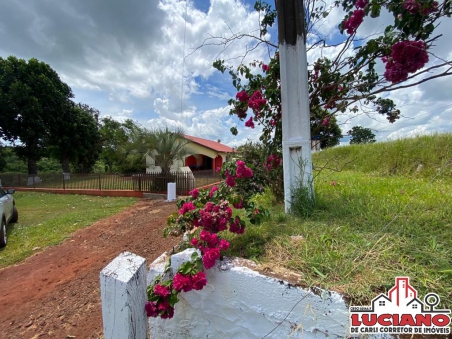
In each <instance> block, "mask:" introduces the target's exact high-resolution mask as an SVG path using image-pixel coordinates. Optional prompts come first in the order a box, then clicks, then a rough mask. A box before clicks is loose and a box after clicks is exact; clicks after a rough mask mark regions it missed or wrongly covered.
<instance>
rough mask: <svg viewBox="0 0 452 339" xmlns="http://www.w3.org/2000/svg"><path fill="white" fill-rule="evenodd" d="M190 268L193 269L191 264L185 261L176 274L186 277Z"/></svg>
mask: <svg viewBox="0 0 452 339" xmlns="http://www.w3.org/2000/svg"><path fill="white" fill-rule="evenodd" d="M192 268H193V264H192V263H191V262H190V261H187V262H184V263H183V264H182V265H180V267H179V269H178V270H177V272H178V273H181V274H185V275H188V274H190V271H191V270H192Z"/></svg>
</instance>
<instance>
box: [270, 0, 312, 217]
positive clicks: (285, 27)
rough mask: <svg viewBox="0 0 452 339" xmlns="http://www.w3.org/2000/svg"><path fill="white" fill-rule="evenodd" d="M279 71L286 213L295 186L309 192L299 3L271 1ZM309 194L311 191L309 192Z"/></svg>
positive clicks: (296, 0)
mask: <svg viewBox="0 0 452 339" xmlns="http://www.w3.org/2000/svg"><path fill="white" fill-rule="evenodd" d="M275 2H276V10H277V12H278V40H279V58H280V69H281V106H282V147H283V168H284V200H285V210H286V213H287V212H289V211H290V206H291V203H292V200H293V194H292V191H293V189H294V188H295V187H296V186H300V185H303V186H304V187H307V188H309V189H310V190H313V187H312V159H311V128H310V113H309V94H308V69H307V65H308V62H307V56H306V29H305V25H304V22H305V20H304V15H305V13H304V8H303V0H275ZM311 192H312V194H313V191H311Z"/></svg>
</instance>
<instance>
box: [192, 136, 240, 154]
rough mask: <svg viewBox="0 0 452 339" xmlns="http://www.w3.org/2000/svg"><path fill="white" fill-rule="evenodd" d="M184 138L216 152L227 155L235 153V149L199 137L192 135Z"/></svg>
mask: <svg viewBox="0 0 452 339" xmlns="http://www.w3.org/2000/svg"><path fill="white" fill-rule="evenodd" d="M184 136H185V138H187V139H189V140H191V141H193V142H194V143H197V144H199V145H201V146H204V147H207V148H210V149H213V150H214V151H217V152H225V153H232V152H234V149H233V148H231V147H229V146H226V145H223V144H221V143H219V142H217V141H212V140H207V139H203V138H198V137H192V136H191V135H186V134H185V135H184Z"/></svg>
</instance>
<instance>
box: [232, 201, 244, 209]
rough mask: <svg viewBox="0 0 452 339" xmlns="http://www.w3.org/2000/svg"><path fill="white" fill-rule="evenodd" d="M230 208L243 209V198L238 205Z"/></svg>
mask: <svg viewBox="0 0 452 339" xmlns="http://www.w3.org/2000/svg"><path fill="white" fill-rule="evenodd" d="M232 206H234V208H237V209H241V208H243V198H242V199H241V200H240V202H239V203H236V204H232Z"/></svg>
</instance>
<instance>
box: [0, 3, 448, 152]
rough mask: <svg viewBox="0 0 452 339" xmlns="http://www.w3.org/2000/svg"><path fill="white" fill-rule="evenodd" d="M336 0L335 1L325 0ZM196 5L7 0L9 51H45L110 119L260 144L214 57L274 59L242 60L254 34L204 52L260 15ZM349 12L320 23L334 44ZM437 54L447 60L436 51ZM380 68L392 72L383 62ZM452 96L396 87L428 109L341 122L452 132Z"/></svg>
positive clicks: (433, 85) (41, 55) (428, 88)
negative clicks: (237, 110) (391, 119)
mask: <svg viewBox="0 0 452 339" xmlns="http://www.w3.org/2000/svg"><path fill="white" fill-rule="evenodd" d="M333 1H334V0H327V1H326V2H325V4H326V6H327V7H328V6H330V5H331V4H332V3H333ZM248 2H249V3H251V2H250V1H248ZM186 4H188V7H187V8H186V7H185V6H186ZM195 5H196V2H192V1H187V2H186V1H185V0H160V1H155V0H151V1H146V2H140V4H139V5H137V4H134V3H131V2H127V1H123V0H110V1H109V2H108V5H106V2H101V1H92V0H77V1H70V0H46V1H40V2H34V1H27V0H24V1H2V2H0V40H1V41H2V44H1V45H0V56H2V57H6V56H8V55H11V54H12V55H16V56H18V57H22V58H26V59H28V58H31V57H36V58H38V59H39V60H42V61H45V62H47V63H49V64H50V66H51V67H52V68H54V69H55V70H56V71H57V72H58V74H59V75H60V76H61V78H62V79H63V81H65V82H67V83H68V84H69V85H70V86H71V87H72V89H73V91H74V93H75V95H76V98H75V99H76V100H80V101H85V102H86V103H87V104H90V105H92V106H94V107H96V108H98V109H100V111H101V113H102V114H104V115H105V114H109V115H111V116H113V117H115V118H118V119H125V118H132V119H135V120H139V121H140V122H142V123H145V125H146V126H148V127H154V128H158V127H165V126H168V127H170V128H177V127H181V126H182V127H184V128H185V129H186V133H188V134H191V135H196V136H200V137H205V138H208V139H212V140H217V139H221V140H222V142H225V143H227V144H229V145H231V146H238V145H240V144H241V143H243V142H245V141H246V140H247V139H248V138H250V139H252V140H258V137H259V135H260V129H259V128H257V127H256V129H249V128H245V127H243V122H238V120H237V119H236V118H235V117H230V116H229V107H228V106H227V100H228V99H229V98H230V96H231V95H234V94H235V90H234V89H233V88H232V86H231V85H230V79H229V76H228V75H227V74H226V75H223V76H219V75H218V72H216V71H215V69H214V68H213V67H212V62H213V61H214V60H215V59H216V58H217V57H221V58H223V59H229V61H228V63H229V64H232V65H234V66H237V65H238V64H239V63H240V62H242V61H243V62H244V63H249V62H250V61H254V60H264V61H267V60H268V52H267V50H266V49H265V48H264V47H263V46H262V47H259V48H257V49H255V50H253V51H252V52H250V53H249V54H248V55H247V56H246V58H245V59H243V60H242V59H241V58H240V56H243V54H244V52H245V51H246V49H247V47H248V48H249V47H250V46H251V43H250V41H249V40H248V41H247V40H246V39H240V40H236V41H235V42H234V43H233V44H232V45H230V46H229V47H228V48H227V49H226V50H225V51H223V49H224V46H222V45H215V44H209V43H211V42H213V41H212V40H208V41H207V44H206V45H205V46H204V47H202V48H200V49H196V48H197V47H199V46H201V45H202V44H203V43H204V42H205V41H206V39H208V38H209V37H211V36H217V37H226V36H230V34H231V33H239V32H246V33H249V32H253V31H254V32H256V30H258V28H259V26H258V14H257V13H255V12H254V11H253V9H252V8H251V6H250V5H245V4H243V2H241V1H238V0H211V1H210V7H209V9H208V10H206V11H201V10H198V9H196V8H195ZM344 14H345V13H344V12H343V11H342V9H340V8H339V9H334V10H333V11H332V12H331V13H330V15H329V16H328V17H327V18H326V19H324V20H322V22H321V25H320V27H319V28H318V29H319V32H320V33H321V34H323V35H325V36H327V37H328V39H329V43H336V42H338V41H339V38H340V36H339V31H338V29H337V25H338V24H339V22H340V20H342V19H343V17H344ZM392 20H393V19H392V17H391V16H390V15H388V14H384V15H383V16H382V17H380V18H379V19H375V20H368V19H366V20H365V21H364V23H363V24H362V25H361V27H360V28H359V30H358V34H359V37H366V36H368V35H369V34H373V33H375V32H379V31H381V30H382V28H383V27H384V26H385V25H386V24H389V23H391V22H392ZM451 30H452V20H450V19H449V20H443V22H442V23H441V25H440V26H439V27H438V34H443V37H442V40H440V41H441V42H438V43H437V44H436V46H434V48H433V49H432V52H433V53H435V54H436V55H438V56H440V57H443V58H446V57H447V58H448V59H449V60H450V59H451V58H452V45H450V44H448V43H446V40H447V36H449V35H450V31H451ZM184 36H185V43H184ZM272 38H273V39H274V37H272ZM184 45H185V47H184ZM339 49H340V47H330V48H326V49H323V50H320V49H314V50H312V51H310V52H309V53H308V59H309V61H311V62H312V61H314V60H316V59H317V58H319V57H322V56H326V57H330V58H331V57H333V56H334V55H336V54H337V52H338V50H339ZM347 53H351V50H349V51H347ZM184 55H185V56H186V58H185V63H184ZM430 60H431V62H432V63H435V62H438V60H436V59H435V57H434V56H431V58H430ZM378 67H379V69H383V65H382V64H379V65H378ZM450 93H452V81H451V80H450V79H449V78H443V79H438V80H435V81H432V82H427V83H425V84H422V85H419V86H415V87H412V88H409V89H405V90H401V91H397V92H392V93H390V95H389V97H390V98H391V99H393V100H394V101H395V102H396V103H397V105H399V106H400V108H401V110H402V114H403V115H404V116H407V117H415V116H417V115H419V116H418V117H417V118H414V119H409V118H401V119H400V120H398V121H397V122H395V123H394V124H389V123H388V122H387V121H386V119H385V118H384V117H383V116H379V115H372V116H370V117H368V116H366V115H364V114H361V115H351V114H344V115H340V116H339V121H340V122H341V123H343V131H344V133H345V132H346V131H347V130H348V129H349V128H351V127H352V126H355V125H362V126H366V127H370V128H373V129H375V130H378V131H379V132H378V133H377V137H378V139H379V140H384V139H386V138H387V137H389V136H391V135H395V134H394V133H399V134H400V135H408V134H409V133H412V132H413V131H420V130H422V129H424V130H425V131H428V132H429V131H432V130H441V131H445V130H447V131H451V130H452V126H451V124H450V122H449V121H448V119H446V118H447V117H449V116H450V113H451V111H450V107H449V108H448V107H447V105H448V104H449V103H450ZM444 107H445V108H444ZM350 119H351V120H350ZM237 124H238V126H239V128H238V131H239V134H238V135H237V137H233V136H232V135H231V133H230V132H229V129H230V128H231V127H232V126H235V125H237Z"/></svg>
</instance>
